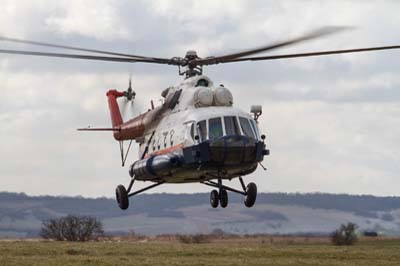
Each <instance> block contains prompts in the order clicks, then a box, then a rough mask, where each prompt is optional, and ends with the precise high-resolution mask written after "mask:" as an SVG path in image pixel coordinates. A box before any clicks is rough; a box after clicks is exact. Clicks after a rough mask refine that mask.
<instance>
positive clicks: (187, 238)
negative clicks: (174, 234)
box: [178, 234, 210, 244]
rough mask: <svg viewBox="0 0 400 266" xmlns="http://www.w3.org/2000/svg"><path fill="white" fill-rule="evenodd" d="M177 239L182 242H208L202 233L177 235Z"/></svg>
mask: <svg viewBox="0 0 400 266" xmlns="http://www.w3.org/2000/svg"><path fill="white" fill-rule="evenodd" d="M178 240H179V242H181V243H184V244H202V243H208V242H210V241H209V239H208V237H207V236H206V235H203V234H196V235H178Z"/></svg>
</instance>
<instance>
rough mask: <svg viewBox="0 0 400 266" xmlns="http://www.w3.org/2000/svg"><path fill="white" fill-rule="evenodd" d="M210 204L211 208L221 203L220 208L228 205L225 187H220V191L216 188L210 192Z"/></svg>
mask: <svg viewBox="0 0 400 266" xmlns="http://www.w3.org/2000/svg"><path fill="white" fill-rule="evenodd" d="M210 204H211V207H213V208H217V207H218V204H219V205H221V207H222V208H226V206H228V192H227V191H226V190H225V189H222V190H221V192H220V193H218V191H217V190H216V189H214V190H212V191H211V194H210Z"/></svg>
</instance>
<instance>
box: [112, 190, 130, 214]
mask: <svg viewBox="0 0 400 266" xmlns="http://www.w3.org/2000/svg"><path fill="white" fill-rule="evenodd" d="M115 197H116V198H117V203H118V206H119V207H120V208H121V209H122V210H126V209H128V207H129V198H128V192H127V191H126V189H125V187H124V186H123V185H119V186H117V188H116V189H115Z"/></svg>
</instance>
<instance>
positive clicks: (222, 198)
mask: <svg viewBox="0 0 400 266" xmlns="http://www.w3.org/2000/svg"><path fill="white" fill-rule="evenodd" d="M219 203H220V205H221V207H222V208H226V206H228V192H227V191H226V189H222V190H221V193H220V194H219Z"/></svg>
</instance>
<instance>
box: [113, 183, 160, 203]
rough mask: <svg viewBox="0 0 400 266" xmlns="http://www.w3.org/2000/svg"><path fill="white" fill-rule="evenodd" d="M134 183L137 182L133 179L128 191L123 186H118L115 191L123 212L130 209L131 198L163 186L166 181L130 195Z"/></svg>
mask: <svg viewBox="0 0 400 266" xmlns="http://www.w3.org/2000/svg"><path fill="white" fill-rule="evenodd" d="M134 182H135V178H134V177H132V179H131V182H130V183H129V187H128V189H126V188H125V187H124V186H123V185H118V186H117V188H116V189H115V196H116V199H117V203H118V206H119V207H120V208H121V210H126V209H128V207H129V198H130V197H132V196H135V195H137V194H139V193H142V192H144V191H146V190H149V189H151V188H153V187H157V186H159V185H161V184H163V183H164V182H165V181H160V182H158V183H155V184H153V185H150V186H148V187H145V188H142V189H139V190H137V191H135V192H132V193H130V191H131V189H132V186H133V183H134Z"/></svg>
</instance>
